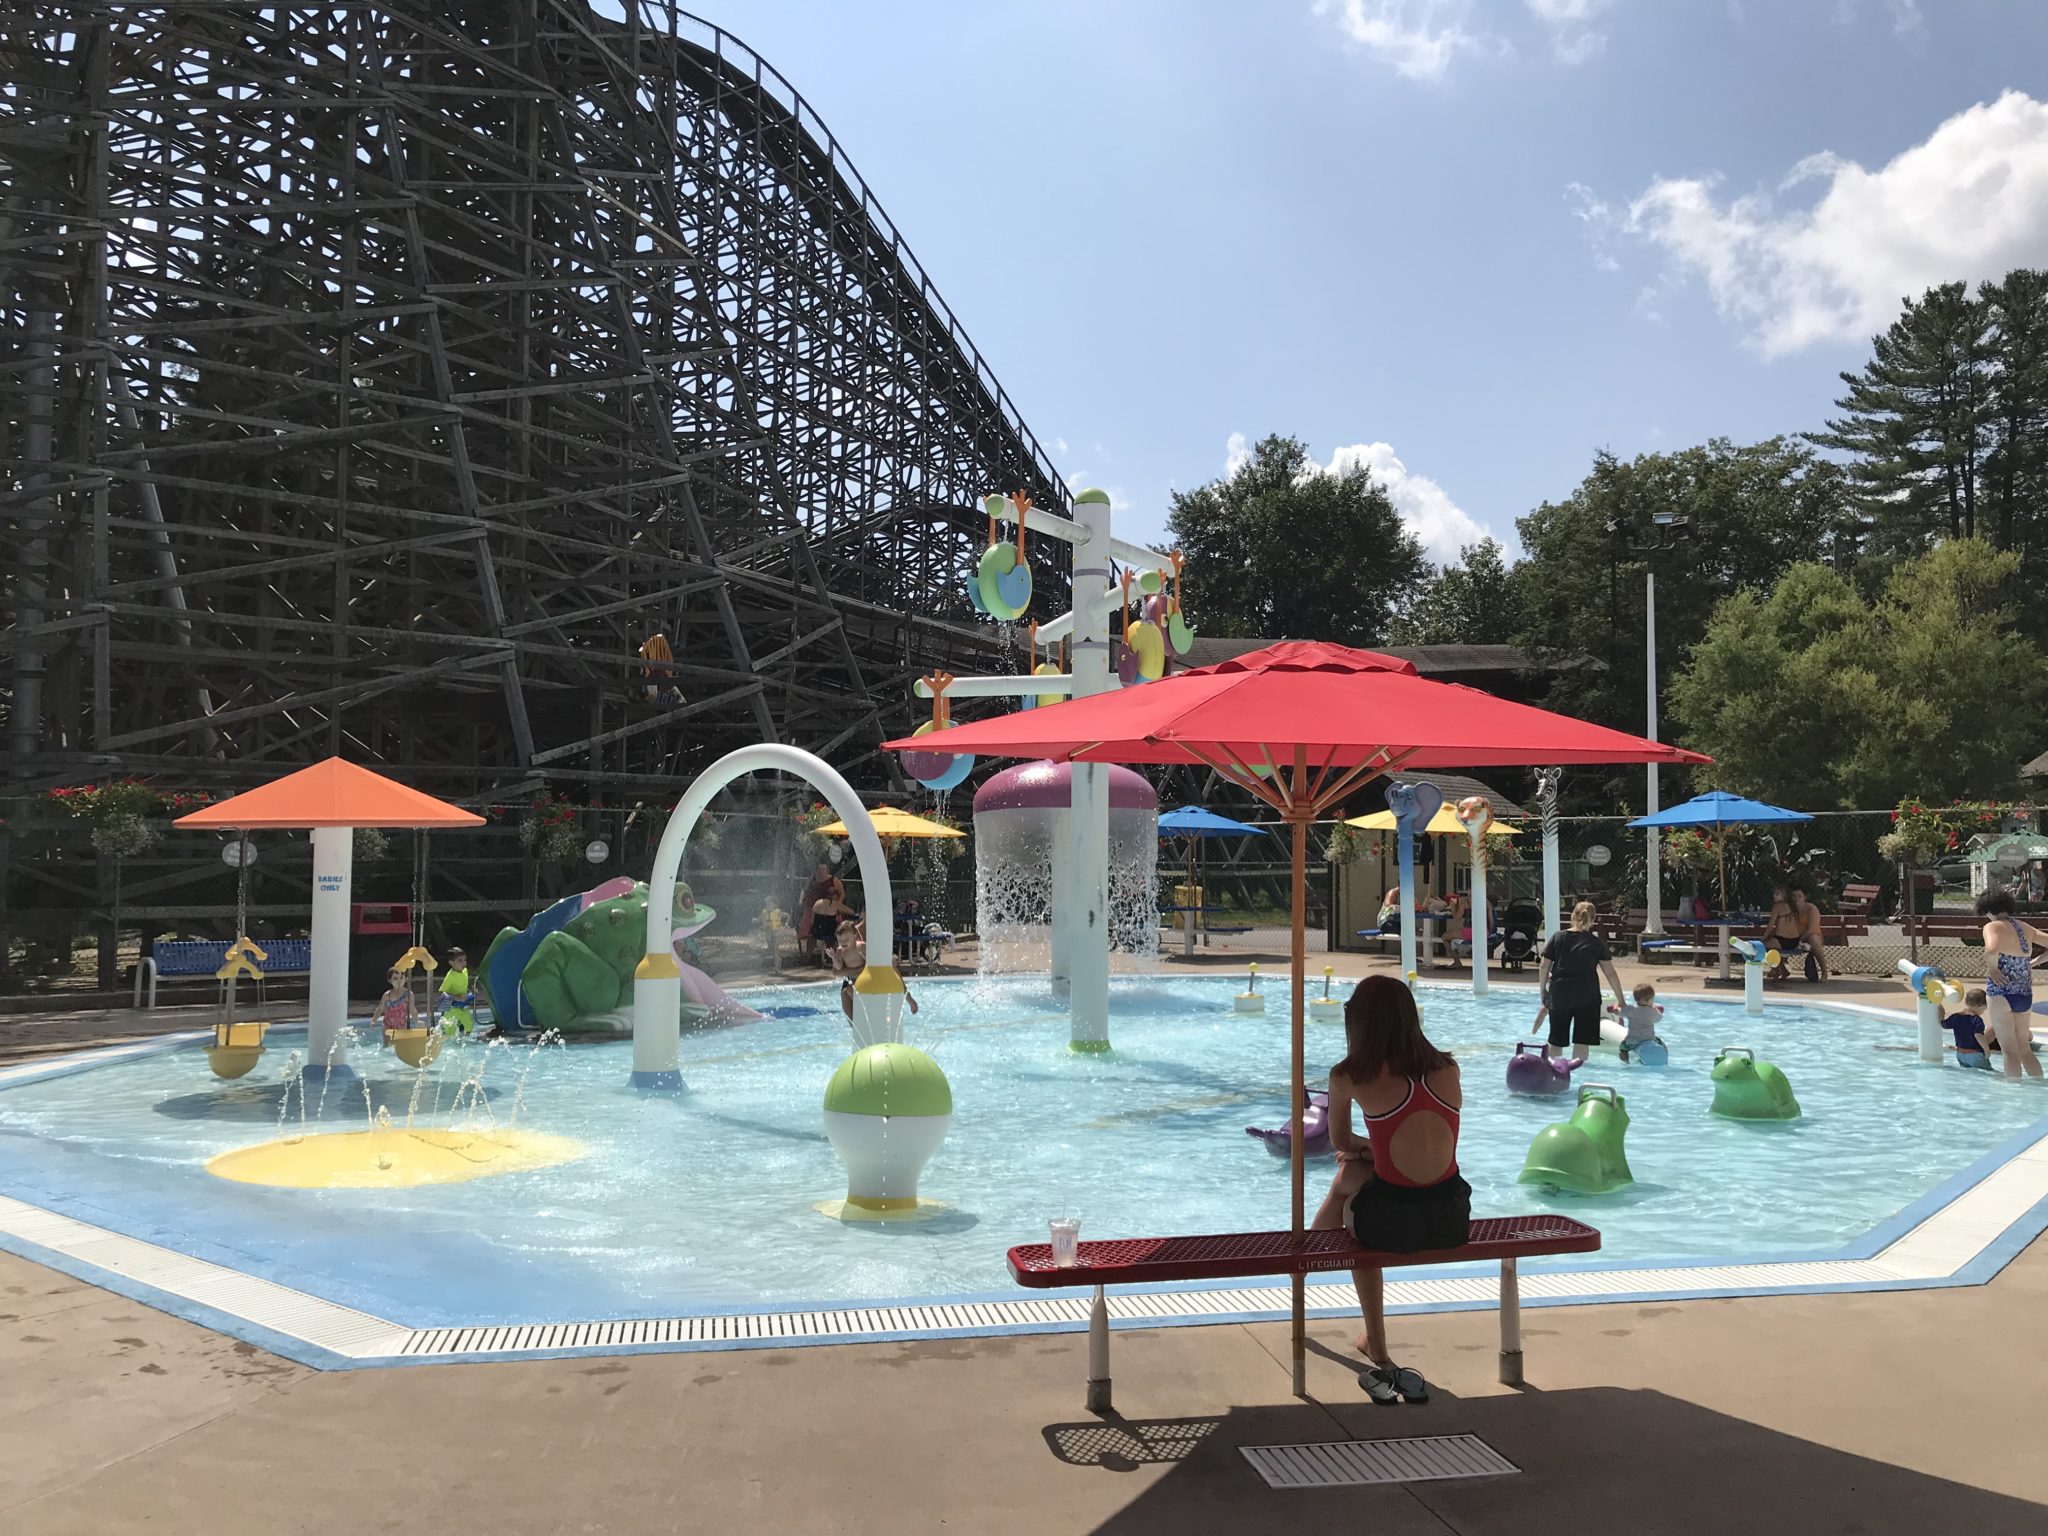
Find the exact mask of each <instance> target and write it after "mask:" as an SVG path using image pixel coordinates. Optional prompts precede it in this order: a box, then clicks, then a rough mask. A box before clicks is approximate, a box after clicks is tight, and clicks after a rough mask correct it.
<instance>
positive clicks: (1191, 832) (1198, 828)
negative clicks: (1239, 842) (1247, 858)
mask: <svg viewBox="0 0 2048 1536" xmlns="http://www.w3.org/2000/svg"><path fill="white" fill-rule="evenodd" d="M1159 835H1160V836H1161V837H1264V836H1265V835H1266V829H1265V828H1264V827H1255V826H1253V825H1252V824H1251V823H1250V822H1248V821H1232V820H1231V819H1230V818H1229V817H1228V816H1219V815H1217V814H1216V813H1215V812H1214V811H1212V810H1209V809H1208V808H1206V807H1205V806H1199V805H1184V806H1182V807H1181V808H1180V809H1179V810H1177V811H1168V812H1167V813H1166V814H1165V815H1163V816H1161V817H1160V818H1159Z"/></svg>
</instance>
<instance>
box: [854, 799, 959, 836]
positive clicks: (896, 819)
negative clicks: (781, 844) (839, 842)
mask: <svg viewBox="0 0 2048 1536" xmlns="http://www.w3.org/2000/svg"><path fill="white" fill-rule="evenodd" d="M868 820H870V821H872V822H873V823H874V824H875V832H876V834H877V835H878V836H881V837H965V836H966V835H967V834H966V833H965V832H962V831H961V830H960V829H959V828H958V827H949V826H946V825H944V824H943V823H940V822H936V821H927V820H925V818H924V817H922V816H913V815H911V814H910V812H908V811H899V810H897V809H896V807H895V806H893V805H883V806H877V807H876V808H875V809H874V810H872V811H869V812H868ZM818 835H819V836H821V837H845V836H846V835H847V834H846V823H845V822H843V821H835V822H833V823H832V825H831V826H829V827H820V828H818Z"/></svg>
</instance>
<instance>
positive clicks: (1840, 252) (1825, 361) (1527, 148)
mask: <svg viewBox="0 0 2048 1536" xmlns="http://www.w3.org/2000/svg"><path fill="white" fill-rule="evenodd" d="M701 4H702V5H703V7H704V9H705V11H706V13H707V14H708V15H709V16H710V17H711V19H713V20H715V21H718V22H720V23H721V24H723V25H725V26H726V27H728V28H729V29H730V30H732V31H733V32H734V33H736V34H737V35H738V36H740V37H741V38H743V39H744V40H745V41H747V42H748V43H750V44H752V45H753V46H754V47H755V48H756V49H757V50H759V51H760V53H761V54H762V55H763V56H764V57H765V58H767V59H768V60H769V61H770V62H771V63H773V64H774V65H775V66H776V67H777V68H779V69H780V70H781V71H782V72H783V73H784V74H785V75H787V76H788V77H789V78H790V80H791V81H792V82H794V83H795V85H796V86H797V88H798V89H799V90H801V91H802V92H803V93H804V94H805V95H806V97H808V98H809V100H810V101H811V103H812V105H813V106H815V107H816V109H817V110H818V112H819V114H820V115H821V116H822V117H823V118H824V119H825V121H826V122H827V123H829V124H830V125H831V126H832V129H833V132H834V133H835V134H836V136H837V137H838V139H839V141H840V143H841V144H842V145H843V146H844V148H845V149H846V150H847V152H848V153H849V154H850V155H851V157H852V159H853V161H854V163H855V164H856V165H857V166H858V167H859V168H860V170H861V172H862V174H863V175H864V176H865V177H866V178H867V180H868V182H869V184H870V185H871V186H872V187H873V188H874V190H875V191H876V193H877V194H878V195H879V196H880V198H881V200H882V202H883V204H884V206H885V207H886V208H887V209H888V210H889V212H890V214H891V216H892V217H893V218H894V220H895V221H896V223H897V225H898V227H899V228H900V229H901V230H902V231H903V233H904V235H905V237H906V238H907V239H908V240H909V241H910V243H911V245H912V246H913V248H914V249H915V250H916V251H917V253H918V255H919V257H920V259H921V260H922V261H923V263H924V265H925V267H926V269H927V270H928V271H929V272H930V273H931V275H932V278H933V280H934V281H935V282H936V283H937V284H938V286H939V288H940V290H941V291H942V292H943V293H944V294H945V295H946V298H947V300H948V302H949V303H950V304H951V305H952V306H953V308H954V310H955V312H956V313H957V314H958V315H959V316H960V318H961V320H962V322H963V323H964V324H965V325H966V327H967V328H968V330H969V332H970V333H971V334H972V335H973V336H974V338H975V340H976V342H977V343H978V344H979V345H980V347H981V349H982V351H983V353H984V354H985V355H986V356H987V357H988V358H989V360H990V361H991V363H992V364H993V366H994V367H995V369H996V372H997V374H998V376H999V377H1001V378H1002V380H1003V381H1004V383H1005V385H1006V386H1007V387H1008V389H1009V391H1010V393H1011V395H1012V396H1013V398H1015V399H1016V400H1017V402H1018V403H1019V405H1020V407H1021V409H1022V411H1023V414H1024V416H1025V419H1026V420H1027V421H1028V422H1029V423H1030V424H1031V426H1032V428H1033V429H1034V430H1035V431H1036V432H1037V433H1038V435H1039V437H1040V438H1041V439H1042V440H1043V441H1044V442H1045V443H1046V444H1047V446H1048V447H1049V448H1050V449H1051V450H1052V451H1053V452H1054V457H1055V460H1056V462H1058V463H1059V464H1060V465H1061V466H1062V468H1063V469H1064V471H1065V472H1066V473H1067V474H1068V475H1069V477H1070V478H1071V479H1073V480H1074V482H1075V483H1077V484H1079V483H1088V484H1096V485H1102V486H1104V487H1106V488H1108V489H1109V490H1110V491H1111V492H1112V494H1113V495H1114V497H1115V499H1116V502H1117V505H1118V507H1119V510H1120V512H1123V513H1124V514H1126V517H1127V521H1126V520H1124V519H1120V524H1119V531H1123V529H1125V528H1128V529H1129V532H1130V534H1131V535H1132V536H1135V537H1155V536H1157V535H1158V534H1159V533H1160V531H1161V530H1162V529H1163V527H1164V523H1165V518H1166V512H1167V505H1168V493H1169V489H1170V488H1174V487H1179V488H1186V487H1190V486H1193V485H1197V484H1200V483H1201V482H1203V481H1205V480H1208V479H1210V478H1213V477H1214V476H1215V475H1217V474H1218V473H1220V472H1221V471H1222V470H1223V468H1224V465H1225V463H1226V460H1227V458H1228V455H1229V453H1230V452H1231V448H1232V437H1233V434H1241V435H1243V436H1244V437H1249V438H1256V437H1258V436H1260V435H1262V434H1264V433H1266V432H1270V431H1283V432H1291V433H1293V434H1295V435H1297V436H1300V437H1302V438H1304V439H1306V440H1307V442H1308V443H1309V446H1310V448H1311V449H1312V450H1313V451H1314V452H1315V453H1316V455H1317V456H1318V458H1319V459H1320V460H1321V461H1323V462H1325V463H1332V462H1338V461H1340V460H1360V461H1363V462H1366V463H1369V464H1371V465H1372V466H1373V467H1374V468H1375V470H1376V472H1377V473H1379V475H1380V476H1381V478H1382V479H1384V480H1386V481H1387V482H1388V483H1389V485H1390V487H1391V488H1392V490H1393V491H1394V494H1395V499H1396V501H1397V503H1398V504H1400V505H1401V507H1402V509H1403V512H1404V515H1406V516H1407V517H1409V518H1410V520H1411V522H1412V523H1413V524H1414V525H1415V526H1416V528H1417V530H1418V532H1419V533H1420V534H1421V535H1422V536H1423V537H1424V539H1425V542H1426V543H1427V544H1429V545H1430V546H1431V547H1432V550H1433V552H1434V553H1436V554H1438V555H1439V556H1443V555H1448V554H1449V553H1450V552H1451V551H1452V550H1453V549H1454V548H1455V546H1456V544H1457V543H1458V542H1459V541H1460V539H1461V538H1469V537H1472V536H1473V530H1475V529H1484V530H1486V531H1488V532H1491V533H1493V534H1494V535H1496V536H1498V537H1500V538H1501V539H1503V541H1504V542H1508V543H1510V544H1512V542H1513V535H1514V522H1515V519H1516V518H1517V517H1518V516H1520V515H1522V514H1523V513H1525V512H1527V511H1529V510H1530V509H1531V508H1533V507H1534V506H1536V505H1537V504H1538V503H1540V502H1541V501H1543V500H1545V499H1547V498H1557V497H1561V496H1563V495H1565V494H1568V493H1569V492H1570V490H1571V489H1572V487H1573V486H1574V485H1576V484H1577V483H1578V481H1579V480H1580V479H1581V478H1582V477H1583V476H1584V475H1585V473H1586V471H1587V470H1588V468H1589V467H1590V465H1591V462H1592V457H1593V455H1594V453H1595V452H1596V451H1597V450H1598V449H1600V448H1603V447H1604V448H1608V449H1611V450H1612V451H1614V452H1616V453H1618V454H1622V455H1631V454H1635V453H1641V452H1649V451H1655V450H1659V449H1666V448H1678V447H1683V446H1686V445H1688V444H1692V443H1696V442H1700V441H1703V440H1705V439H1706V438H1708V437H1712V436H1717V435H1726V436H1729V437H1733V438H1736V439H1738V440H1748V439H1755V438H1760V437H1765V436H1769V435H1771V434H1773V433H1776V432H1793V431H1798V430H1800V429H1803V428H1809V427H1814V426H1817V425H1819V423H1820V421H1821V420H1822V418H1823V416H1824V415H1825V414H1826V412H1827V410H1828V407H1829V402H1830V400H1831V399H1832V398H1833V396H1834V395H1835V394H1836V393H1838V392H1839V390H1838V385H1837V381H1836V374H1837V373H1838V372H1839V371H1840V370H1842V369H1844V368H1853V367H1856V366H1857V365H1858V364H1859V363H1860V362H1861V361H1862V359H1863V358H1864V357H1865V356H1866V355H1867V337H1868V336H1869V334H1870V333H1871V332H1872V331H1873V330H1875V329H1877V328H1879V327H1880V326H1881V325H1882V324H1883V323H1885V321H1887V320H1888V319H1889V318H1890V317H1891V315H1892V314H1893V313H1895V311H1896V301H1897V298H1898V296H1899V295H1901V294H1904V293H1908V292H1918V291H1919V290H1920V289H1921V288H1924V287H1925V286H1927V285H1928V284H1930V283H1933V282H1937V281H1946V280H1952V279H1954V278H1977V279H1981V278H1983V277H1987V276H1996V275H1998V274H2000V273H2002V272H2003V271H2005V270H2007V269H2008V268H2009V267H2012V266H2014V265H2019V264H2022V263H2031V264H2037V265H2038V264H2048V3H2037V0H1917V3H1916V0H1325V3H1322V4H1317V3H1314V0H1261V3H1250V0H1240V3H1197V0H1113V3H1107V0H1104V3H1089V0H1034V3H1021V0H1019V3H1012V4H1000V5H999V4H979V3H967V0H961V3H952V4H942V3H939V0H924V3H915V4H913V3H881V0H876V3H869V4H860V5H853V4H846V3H840V0H753V3H750V4H746V5H737V4H726V5H722V6H721V5H717V4H715V3H714V0H701Z"/></svg>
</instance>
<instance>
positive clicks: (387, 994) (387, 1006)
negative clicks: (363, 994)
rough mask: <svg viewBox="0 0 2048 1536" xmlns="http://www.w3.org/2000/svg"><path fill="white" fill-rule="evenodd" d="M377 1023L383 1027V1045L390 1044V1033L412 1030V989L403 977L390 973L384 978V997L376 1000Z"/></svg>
mask: <svg viewBox="0 0 2048 1536" xmlns="http://www.w3.org/2000/svg"><path fill="white" fill-rule="evenodd" d="M377 1022H378V1023H380V1024H381V1025H383V1027H384V1043H385V1044H386V1045H389V1044H390V1043H391V1035H392V1031H394V1030H400V1029H411V1028H412V988H411V987H409V986H407V985H406V981H405V977H404V975H403V974H402V973H400V972H398V971H391V972H389V973H388V974H386V976H385V977H384V995H383V996H382V997H380V998H378V999H377Z"/></svg>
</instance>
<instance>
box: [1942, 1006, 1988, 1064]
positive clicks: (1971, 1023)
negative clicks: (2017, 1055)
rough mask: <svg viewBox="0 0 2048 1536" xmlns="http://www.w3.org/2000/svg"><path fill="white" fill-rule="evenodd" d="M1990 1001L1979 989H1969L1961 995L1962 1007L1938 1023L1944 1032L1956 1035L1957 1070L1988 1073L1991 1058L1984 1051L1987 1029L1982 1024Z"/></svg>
mask: <svg viewBox="0 0 2048 1536" xmlns="http://www.w3.org/2000/svg"><path fill="white" fill-rule="evenodd" d="M1990 1001H1991V1000H1990V998H1988V997H1987V996H1986V995H1985V993H1984V989H1983V988H1982V987H1972V988H1970V990H1969V991H1967V992H1965V993H1964V994H1963V1006H1962V1007H1961V1008H1960V1009H1958V1010H1957V1011H1956V1012H1954V1013H1949V1014H1946V1016H1945V1017H1944V1018H1943V1019H1942V1021H1941V1027H1942V1028H1943V1029H1946V1030H1951V1031H1953V1032H1954V1034H1955V1037H1956V1065H1957V1066H1959V1067H1982V1068H1983V1069H1984V1070H1985V1071H1987V1072H1988V1071H1990V1070H1991V1056H1990V1054H1989V1052H1987V1051H1986V1049H1985V1040H1984V1036H1985V1033H1986V1031H1987V1028H1988V1026H1987V1025H1986V1024H1985V1023H1984V1009H1985V1006H1986V1004H1988V1003H1989V1002H1990ZM1945 1007H1946V1005H1944V1008H1945Z"/></svg>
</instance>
